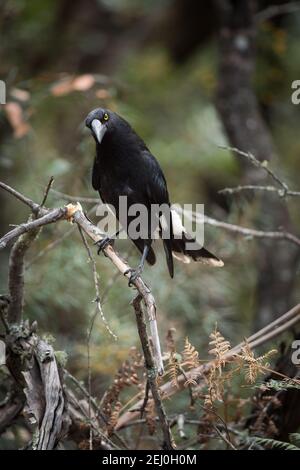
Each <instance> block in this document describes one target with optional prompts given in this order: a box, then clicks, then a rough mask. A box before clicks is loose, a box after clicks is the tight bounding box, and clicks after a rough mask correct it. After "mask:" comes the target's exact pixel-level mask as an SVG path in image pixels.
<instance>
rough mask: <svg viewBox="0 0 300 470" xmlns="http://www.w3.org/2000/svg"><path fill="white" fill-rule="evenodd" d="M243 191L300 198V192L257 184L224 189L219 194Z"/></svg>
mask: <svg viewBox="0 0 300 470" xmlns="http://www.w3.org/2000/svg"><path fill="white" fill-rule="evenodd" d="M242 191H265V192H270V193H276V194H277V195H278V196H279V197H285V196H294V197H300V191H291V190H290V189H288V190H286V191H285V190H283V189H279V188H275V186H256V185H255V184H248V185H243V186H236V187H234V188H224V189H221V190H220V191H218V193H219V194H237V193H240V192H242Z"/></svg>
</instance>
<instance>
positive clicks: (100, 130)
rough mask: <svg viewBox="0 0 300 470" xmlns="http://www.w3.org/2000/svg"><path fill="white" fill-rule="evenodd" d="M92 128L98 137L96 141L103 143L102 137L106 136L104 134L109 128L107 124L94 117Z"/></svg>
mask: <svg viewBox="0 0 300 470" xmlns="http://www.w3.org/2000/svg"><path fill="white" fill-rule="evenodd" d="M89 127H90V129H91V131H92V133H93V135H94V137H95V139H96V141H97V142H98V143H99V144H101V142H102V139H103V137H104V134H105V132H106V130H107V127H106V125H105V124H102V123H101V122H100V121H99V119H93V120H92V122H91V124H90V126H89Z"/></svg>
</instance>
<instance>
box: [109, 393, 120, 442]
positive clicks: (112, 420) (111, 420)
mask: <svg viewBox="0 0 300 470" xmlns="http://www.w3.org/2000/svg"><path fill="white" fill-rule="evenodd" d="M121 408H122V403H121V402H120V401H117V402H116V404H115V406H114V410H113V411H112V412H111V414H110V418H109V421H108V423H107V434H108V436H111V435H112V434H113V432H114V429H115V427H116V424H117V422H118V419H119V415H120V411H121Z"/></svg>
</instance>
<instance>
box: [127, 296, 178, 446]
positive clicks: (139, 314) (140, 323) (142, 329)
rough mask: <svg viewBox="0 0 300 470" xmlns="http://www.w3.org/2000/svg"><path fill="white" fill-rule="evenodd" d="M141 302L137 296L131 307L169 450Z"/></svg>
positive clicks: (168, 440)
mask: <svg viewBox="0 0 300 470" xmlns="http://www.w3.org/2000/svg"><path fill="white" fill-rule="evenodd" d="M141 301H142V296H141V295H140V294H139V295H137V297H136V298H135V299H134V300H133V307H134V310H135V314H136V322H137V327H138V332H139V335H140V340H141V343H142V348H143V352H144V357H145V366H146V370H147V380H148V383H149V387H150V390H151V393H152V398H153V400H154V403H155V407H156V411H157V414H158V417H159V421H160V424H161V427H162V433H163V436H164V446H163V448H164V449H167V450H171V449H173V448H174V443H173V438H172V434H171V430H170V427H169V423H168V419H167V415H166V412H165V409H164V406H163V404H162V399H161V396H160V392H159V389H158V386H157V383H156V379H157V377H156V368H155V362H154V359H153V356H152V352H151V348H150V344H149V338H148V334H147V328H146V323H145V316H144V313H143V309H142V307H141ZM144 403H145V398H144V400H143V402H142V404H141V409H143V406H144Z"/></svg>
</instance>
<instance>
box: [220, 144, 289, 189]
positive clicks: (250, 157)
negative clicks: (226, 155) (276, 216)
mask: <svg viewBox="0 0 300 470" xmlns="http://www.w3.org/2000/svg"><path fill="white" fill-rule="evenodd" d="M219 147H220V148H221V149H224V150H230V151H231V152H234V153H236V154H237V155H240V156H242V157H245V158H246V159H247V160H248V161H249V162H250V163H251V164H252V165H254V166H255V167H257V168H261V169H262V170H263V171H265V172H266V173H267V174H268V175H269V176H270V177H271V178H272V179H273V180H274V181H275V182H276V183H277V184H279V186H281V187H282V188H283V190H284V192H286V191H288V189H289V188H288V186H287V184H286V183H284V181H282V180H281V179H280V178H279V176H277V175H276V174H275V173H274V171H273V170H271V168H269V166H268V162H267V161H263V162H261V161H259V160H258V159H257V158H255V156H254V155H253V154H252V153H251V152H244V151H242V150H240V149H238V148H236V147H227V146H223V145H221V146H219Z"/></svg>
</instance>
